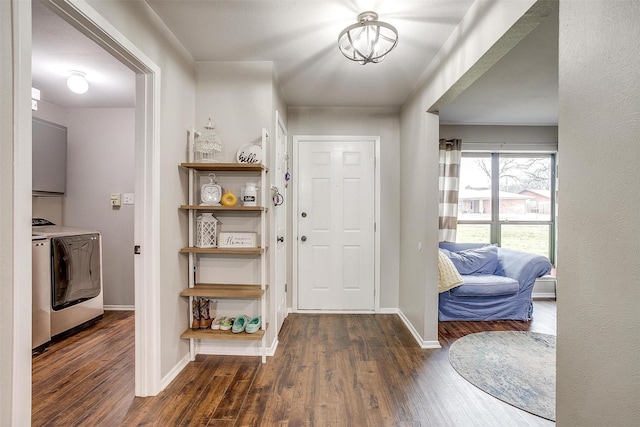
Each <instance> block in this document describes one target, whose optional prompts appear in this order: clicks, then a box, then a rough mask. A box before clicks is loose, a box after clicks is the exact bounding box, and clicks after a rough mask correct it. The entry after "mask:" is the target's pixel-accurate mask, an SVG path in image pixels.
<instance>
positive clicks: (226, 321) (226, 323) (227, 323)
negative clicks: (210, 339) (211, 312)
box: [220, 317, 233, 331]
mask: <svg viewBox="0 0 640 427" xmlns="http://www.w3.org/2000/svg"><path fill="white" fill-rule="evenodd" d="M232 323H233V319H232V318H230V317H223V318H222V319H220V330H221V331H228V330H229V329H231V325H232Z"/></svg>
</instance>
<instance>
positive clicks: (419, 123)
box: [400, 0, 535, 345]
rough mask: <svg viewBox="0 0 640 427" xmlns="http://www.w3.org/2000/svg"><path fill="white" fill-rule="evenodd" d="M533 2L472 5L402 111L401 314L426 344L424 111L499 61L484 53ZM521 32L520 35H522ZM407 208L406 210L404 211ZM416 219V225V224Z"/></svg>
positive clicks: (433, 222)
mask: <svg viewBox="0 0 640 427" xmlns="http://www.w3.org/2000/svg"><path fill="white" fill-rule="evenodd" d="M533 3H535V1H534V0H519V1H509V0H498V1H495V2H488V1H478V2H476V3H474V5H473V6H472V8H471V9H470V10H469V12H468V13H467V15H465V17H464V18H463V20H462V21H461V23H460V25H459V26H458V28H457V29H456V31H454V33H453V34H452V35H451V37H450V39H449V40H448V41H447V43H445V46H444V47H443V48H442V50H441V51H440V52H439V54H438V55H437V57H436V59H435V60H434V61H433V62H432V63H431V64H430V65H429V67H428V68H427V70H426V71H425V77H424V78H423V79H422V80H423V82H422V84H421V85H420V86H418V88H417V89H416V90H415V91H414V92H413V93H412V95H411V96H410V97H409V99H408V100H407V101H406V102H405V103H404V105H403V106H402V109H401V116H400V117H401V120H400V135H401V145H400V146H401V151H402V152H401V164H400V170H401V171H402V175H401V182H400V187H401V189H402V193H401V194H402V196H401V200H400V203H401V205H402V206H403V210H402V215H401V219H400V222H401V224H402V230H401V242H400V310H401V311H402V312H403V313H404V315H405V316H406V317H407V319H408V320H409V322H410V323H411V325H412V326H413V328H414V329H415V332H416V333H417V334H418V335H420V336H421V337H422V338H423V340H424V341H425V345H430V343H437V340H438V334H437V332H438V331H437V307H438V305H437V304H438V301H437V299H438V293H437V263H436V260H437V245H438V231H437V224H438V194H437V181H438V180H437V168H438V144H437V140H438V137H439V122H438V120H437V116H435V115H434V114H428V113H425V112H426V111H430V110H431V109H432V108H433V107H434V106H435V105H437V104H438V102H440V99H441V98H442V97H446V96H449V95H448V94H450V93H451V91H452V88H454V87H455V85H456V83H457V82H458V81H459V80H461V79H462V78H463V76H464V75H465V73H467V72H468V71H469V70H471V69H472V67H474V66H475V65H476V62H478V61H479V60H481V59H482V60H483V61H489V60H491V61H494V62H495V61H497V60H498V59H499V57H500V56H499V55H496V54H493V55H485V53H487V52H488V51H489V50H490V49H491V48H492V47H493V46H494V45H496V44H498V42H499V41H501V38H502V37H503V35H504V34H505V33H506V32H507V31H508V30H509V29H510V28H511V27H512V26H513V25H514V23H516V22H517V21H518V19H520V18H521V17H522V15H523V14H524V13H525V12H526V11H527V10H528V9H529V7H531V5H532V4H533ZM527 28H529V27H527ZM529 30H530V29H529ZM526 33H527V32H526V30H523V31H521V34H519V36H520V37H524V36H525V35H526ZM516 42H517V41H516ZM516 42H514V38H513V37H511V38H509V40H508V43H507V42H504V41H503V42H502V43H501V45H505V44H506V45H508V46H511V45H513V44H514V43H516ZM508 46H507V48H508ZM501 49H504V47H501ZM502 53H504V52H502ZM483 55H485V56H484V57H483ZM487 58H488V59H487ZM485 65H486V66H490V65H492V64H487V63H485ZM467 81H468V80H467ZM422 180H425V182H424V183H421V185H420V187H419V186H418V185H417V182H418V181H422ZM418 191H422V192H423V194H425V199H424V200H419V201H418V203H416V202H415V201H414V197H415V196H414V195H415V194H416V192H418ZM408 206H411V209H406V208H404V207H408ZM416 221H419V223H418V224H416ZM414 224H415V225H414ZM418 242H422V247H423V250H422V251H421V252H420V253H417V252H416V251H417V244H418ZM416 265H423V266H424V269H422V268H416V267H415V266H416Z"/></svg>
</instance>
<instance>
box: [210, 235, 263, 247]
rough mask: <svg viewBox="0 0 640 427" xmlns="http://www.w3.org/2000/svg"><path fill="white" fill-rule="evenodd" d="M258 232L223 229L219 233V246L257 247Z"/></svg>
mask: <svg viewBox="0 0 640 427" xmlns="http://www.w3.org/2000/svg"><path fill="white" fill-rule="evenodd" d="M257 242H258V233H253V232H244V231H221V232H219V233H218V247H219V248H257V247H258V246H257Z"/></svg>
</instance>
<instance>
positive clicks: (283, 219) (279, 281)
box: [273, 112, 288, 334]
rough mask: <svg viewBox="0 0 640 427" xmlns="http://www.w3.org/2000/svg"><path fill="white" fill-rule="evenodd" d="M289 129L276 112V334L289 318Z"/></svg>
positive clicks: (274, 207) (274, 203)
mask: <svg viewBox="0 0 640 427" xmlns="http://www.w3.org/2000/svg"><path fill="white" fill-rule="evenodd" d="M287 165H288V155H287V129H286V128H285V127H284V123H283V122H282V119H281V118H280V114H279V113H278V112H276V178H275V185H276V188H277V191H278V193H277V194H276V195H275V196H274V200H273V205H274V206H273V209H274V216H275V230H276V256H275V257H276V260H275V281H276V283H275V285H276V287H275V289H276V334H277V333H278V332H280V328H281V327H282V323H283V322H284V319H285V317H287V200H286V198H285V194H286V191H285V185H286V184H287V181H286V180H285V175H286V173H287Z"/></svg>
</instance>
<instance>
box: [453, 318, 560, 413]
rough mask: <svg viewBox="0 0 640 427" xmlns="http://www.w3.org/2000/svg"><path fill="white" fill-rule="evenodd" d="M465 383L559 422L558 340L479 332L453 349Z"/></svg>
mask: <svg viewBox="0 0 640 427" xmlns="http://www.w3.org/2000/svg"><path fill="white" fill-rule="evenodd" d="M449 361H450V362H451V365H452V366H453V367H454V369H455V370H456V371H458V373H459V374H460V375H462V377H463V378H464V379H466V380H467V381H469V382H470V383H471V384H473V385H475V386H476V387H478V388H479V389H481V390H483V391H485V392H487V393H489V394H490V395H492V396H494V397H496V398H498V399H500V400H502V401H504V402H506V403H508V404H510V405H513V406H515V407H516V408H520V409H522V410H525V411H527V412H530V413H532V414H534V415H537V416H539V417H542V418H546V419H548V420H551V421H555V419H556V337H555V336H553V335H546V334H540V333H536V332H511V331H507V332H479V333H476V334H471V335H467V336H464V337H462V338H460V339H458V340H457V341H455V342H454V343H453V344H452V345H451V347H450V348H449Z"/></svg>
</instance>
